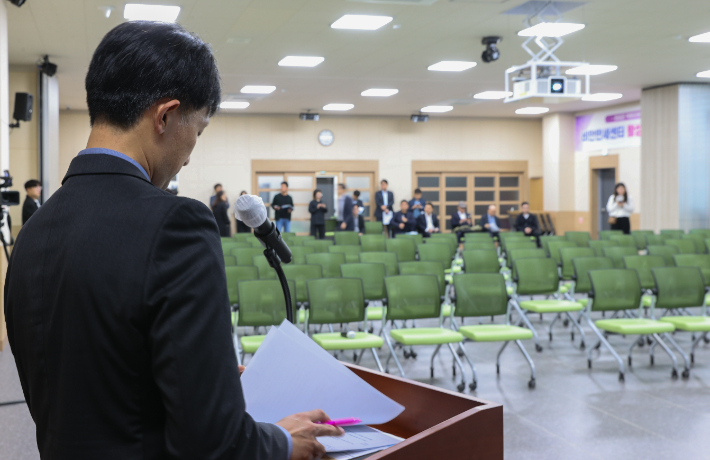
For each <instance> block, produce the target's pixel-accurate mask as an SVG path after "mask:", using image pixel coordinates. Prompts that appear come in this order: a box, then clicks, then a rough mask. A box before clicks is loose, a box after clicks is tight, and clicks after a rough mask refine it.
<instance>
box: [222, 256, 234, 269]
mask: <svg viewBox="0 0 710 460" xmlns="http://www.w3.org/2000/svg"><path fill="white" fill-rule="evenodd" d="M232 265H237V258H236V257H234V256H224V266H225V267H229V266H232Z"/></svg>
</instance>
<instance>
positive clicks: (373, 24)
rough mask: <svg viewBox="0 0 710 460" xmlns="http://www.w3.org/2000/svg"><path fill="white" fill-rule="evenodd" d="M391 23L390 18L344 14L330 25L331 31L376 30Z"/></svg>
mask: <svg viewBox="0 0 710 460" xmlns="http://www.w3.org/2000/svg"><path fill="white" fill-rule="evenodd" d="M390 22H392V17H390V16H369V15H366V14H346V15H345V16H343V17H342V18H340V19H338V20H337V21H335V22H334V23H332V24H331V25H330V27H332V28H333V29H355V30H377V29H379V28H380V27H382V26H384V25H386V24H389V23H390Z"/></svg>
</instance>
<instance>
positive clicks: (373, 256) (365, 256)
mask: <svg viewBox="0 0 710 460" xmlns="http://www.w3.org/2000/svg"><path fill="white" fill-rule="evenodd" d="M360 262H362V263H370V264H385V273H386V274H387V276H393V275H398V274H399V269H398V267H397V263H398V262H399V261H398V260H397V254H395V253H394V252H361V253H360Z"/></svg>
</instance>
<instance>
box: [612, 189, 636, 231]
mask: <svg viewBox="0 0 710 460" xmlns="http://www.w3.org/2000/svg"><path fill="white" fill-rule="evenodd" d="M606 211H607V212H608V213H609V223H610V224H611V229H612V230H621V231H623V232H624V234H626V235H628V234H629V233H630V232H631V223H630V221H629V217H631V213H633V212H634V205H633V203H632V202H631V200H630V199H629V194H628V193H627V192H626V186H625V185H624V184H623V182H619V183H618V184H616V187H614V194H613V195H611V196H610V197H609V201H608V202H607V204H606Z"/></svg>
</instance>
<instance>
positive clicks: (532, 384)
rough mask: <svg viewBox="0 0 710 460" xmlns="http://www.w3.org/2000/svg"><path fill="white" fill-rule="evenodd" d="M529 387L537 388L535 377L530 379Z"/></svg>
mask: <svg viewBox="0 0 710 460" xmlns="http://www.w3.org/2000/svg"><path fill="white" fill-rule="evenodd" d="M528 388H530V389H531V390H532V389H533V388H535V379H530V381H529V382H528Z"/></svg>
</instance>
